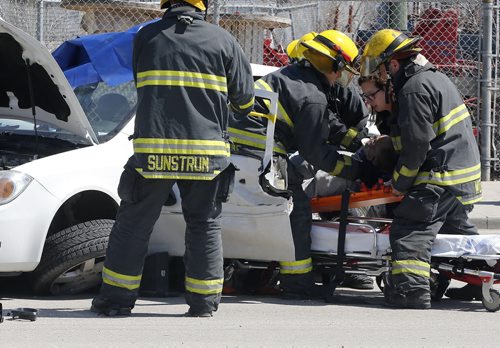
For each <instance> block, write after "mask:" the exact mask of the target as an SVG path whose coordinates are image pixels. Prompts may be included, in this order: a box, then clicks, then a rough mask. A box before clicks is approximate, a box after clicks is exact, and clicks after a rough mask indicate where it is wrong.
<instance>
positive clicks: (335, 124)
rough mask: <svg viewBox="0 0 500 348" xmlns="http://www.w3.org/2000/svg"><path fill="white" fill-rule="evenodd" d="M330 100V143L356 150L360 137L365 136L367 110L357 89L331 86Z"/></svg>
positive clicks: (359, 144)
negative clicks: (331, 94)
mask: <svg viewBox="0 0 500 348" xmlns="http://www.w3.org/2000/svg"><path fill="white" fill-rule="evenodd" d="M333 88H334V89H333V96H332V100H330V102H329V103H330V104H331V105H330V109H331V110H332V113H331V115H330V122H329V123H330V134H329V137H328V138H329V140H330V142H331V143H332V144H336V145H342V146H343V147H344V148H345V149H347V150H348V151H351V152H355V151H356V150H358V149H359V148H360V147H361V146H362V144H361V139H363V138H366V137H367V135H368V129H367V128H366V123H367V121H368V117H369V112H368V109H367V108H366V105H365V103H364V101H363V99H362V98H361V96H360V95H359V93H358V91H357V90H356V89H354V88H352V87H350V88H342V87H339V86H335V87H333Z"/></svg>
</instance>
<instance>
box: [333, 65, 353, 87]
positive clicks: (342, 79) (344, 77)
mask: <svg viewBox="0 0 500 348" xmlns="http://www.w3.org/2000/svg"><path fill="white" fill-rule="evenodd" d="M338 73H339V74H340V76H339V77H337V80H335V83H336V84H338V85H340V86H341V87H344V88H345V87H347V86H349V84H350V83H351V81H352V78H353V77H354V74H353V73H352V72H350V71H349V70H347V69H344V70H341V71H339V72H338Z"/></svg>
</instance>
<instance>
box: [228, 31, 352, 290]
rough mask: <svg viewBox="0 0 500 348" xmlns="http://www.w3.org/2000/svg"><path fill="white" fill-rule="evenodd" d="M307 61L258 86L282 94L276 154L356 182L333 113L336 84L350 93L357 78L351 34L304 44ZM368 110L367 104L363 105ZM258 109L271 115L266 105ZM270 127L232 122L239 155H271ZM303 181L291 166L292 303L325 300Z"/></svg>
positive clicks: (285, 285) (287, 278)
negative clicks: (332, 137) (317, 281)
mask: <svg viewBox="0 0 500 348" xmlns="http://www.w3.org/2000/svg"><path fill="white" fill-rule="evenodd" d="M300 44H301V45H303V46H304V47H305V48H306V49H305V51H304V53H303V54H304V59H303V60H301V61H300V62H298V63H294V64H291V65H289V66H287V67H284V68H282V69H280V70H278V71H275V72H273V73H271V74H269V75H267V76H265V77H263V78H261V79H260V80H258V81H256V83H255V87H256V89H265V90H270V91H274V92H276V93H278V99H279V100H278V102H279V103H278V120H277V122H276V128H275V153H276V154H278V155H282V156H283V157H285V158H287V155H288V154H291V153H294V152H295V151H298V152H299V154H300V156H302V157H303V158H304V159H305V160H306V161H307V162H308V163H310V164H311V165H313V166H314V167H315V168H318V169H322V170H324V171H326V172H328V173H330V174H331V175H335V176H337V175H338V176H343V177H345V178H348V179H353V178H354V177H356V172H357V162H356V161H355V160H353V159H351V157H350V156H347V155H341V154H339V153H338V152H337V150H339V147H338V146H336V145H333V144H332V143H330V142H329V139H328V138H329V133H330V132H329V122H330V120H331V119H333V118H334V117H336V116H335V115H334V112H333V111H332V109H331V107H330V100H329V98H330V96H331V95H332V94H331V93H332V90H333V89H334V88H336V87H335V84H340V85H341V86H342V88H347V86H348V84H349V83H350V81H351V79H352V77H353V76H354V75H355V74H357V70H356V69H355V67H354V66H355V64H356V61H357V57H358V48H357V47H356V45H355V44H354V42H353V41H352V40H351V39H350V38H349V37H347V36H346V35H345V34H343V33H341V32H339V31H336V30H327V31H324V32H322V33H320V34H319V35H316V36H315V37H314V38H311V39H309V40H305V41H302V42H301V43H300ZM361 104H362V103H361ZM255 108H256V109H257V110H258V111H261V112H267V108H266V106H265V103H264V102H263V101H258V103H256V106H255ZM265 124H266V122H265V121H263V120H261V119H258V118H253V117H246V118H242V119H235V118H232V119H231V120H230V128H229V132H230V135H231V140H232V142H233V143H234V145H233V146H234V151H235V152H237V153H239V154H249V153H253V154H254V155H257V156H259V153H260V155H261V152H262V151H263V150H264V149H265V139H266V137H265V129H266V127H265ZM302 181H303V176H302V175H300V173H299V172H298V169H297V168H295V167H294V166H293V165H291V164H290V163H289V165H288V189H289V190H290V191H291V192H292V198H293V204H294V206H293V211H292V213H291V215H290V223H291V228H292V234H293V241H294V245H295V261H292V262H282V263H281V264H280V266H281V267H280V273H281V277H280V285H281V288H282V289H283V290H284V295H285V297H288V298H310V297H318V296H321V295H322V294H321V289H320V288H319V287H315V286H314V280H313V276H312V272H311V271H312V260H311V255H310V246H311V237H310V232H311V207H310V205H309V199H308V197H307V196H306V194H305V193H304V190H303V188H302Z"/></svg>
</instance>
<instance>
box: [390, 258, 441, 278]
mask: <svg viewBox="0 0 500 348" xmlns="http://www.w3.org/2000/svg"><path fill="white" fill-rule="evenodd" d="M430 271H431V265H430V264H429V263H427V262H423V261H418V260H397V261H392V272H391V273H392V274H393V275H397V274H401V273H410V274H416V275H419V276H422V277H427V278H428V277H430Z"/></svg>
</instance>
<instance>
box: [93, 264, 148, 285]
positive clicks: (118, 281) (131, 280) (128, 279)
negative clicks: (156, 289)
mask: <svg viewBox="0 0 500 348" xmlns="http://www.w3.org/2000/svg"><path fill="white" fill-rule="evenodd" d="M141 278H142V275H137V276H129V275H125V274H120V273H117V272H114V271H112V270H110V269H109V268H106V267H103V270H102V281H103V282H104V283H106V284H108V285H112V286H116V287H119V288H124V289H128V290H135V289H138V288H139V286H140V285H141Z"/></svg>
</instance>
